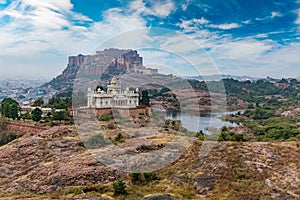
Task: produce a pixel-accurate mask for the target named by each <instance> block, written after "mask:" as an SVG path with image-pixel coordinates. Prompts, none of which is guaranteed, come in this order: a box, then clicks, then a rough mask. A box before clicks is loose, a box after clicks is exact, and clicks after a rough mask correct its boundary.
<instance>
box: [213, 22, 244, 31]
mask: <svg viewBox="0 0 300 200" xmlns="http://www.w3.org/2000/svg"><path fill="white" fill-rule="evenodd" d="M208 27H211V28H217V29H222V30H229V29H234V28H239V27H240V25H239V24H237V23H230V24H211V25H209V26H208Z"/></svg>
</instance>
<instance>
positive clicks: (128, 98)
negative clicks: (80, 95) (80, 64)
mask: <svg viewBox="0 0 300 200" xmlns="http://www.w3.org/2000/svg"><path fill="white" fill-rule="evenodd" d="M87 96H88V102H87V107H88V108H97V109H98V108H136V107H137V106H139V89H138V88H136V90H135V91H132V90H129V88H126V90H125V91H122V87H121V85H120V84H119V83H118V81H117V78H116V77H115V76H114V77H113V78H112V80H111V81H110V82H108V85H107V91H106V92H105V91H104V90H101V89H100V88H98V89H97V90H96V91H93V90H92V89H91V88H89V89H88V91H87Z"/></svg>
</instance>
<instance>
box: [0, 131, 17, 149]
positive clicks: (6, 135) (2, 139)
mask: <svg viewBox="0 0 300 200" xmlns="http://www.w3.org/2000/svg"><path fill="white" fill-rule="evenodd" d="M20 136H21V135H20V134H16V133H11V132H0V146H3V145H5V144H7V143H9V142H11V141H13V140H15V139H17V138H19V137H20Z"/></svg>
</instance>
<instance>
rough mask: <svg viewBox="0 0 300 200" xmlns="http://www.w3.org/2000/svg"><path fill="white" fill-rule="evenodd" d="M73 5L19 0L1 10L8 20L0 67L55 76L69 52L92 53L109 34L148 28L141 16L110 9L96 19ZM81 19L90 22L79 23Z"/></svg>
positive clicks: (60, 1)
mask: <svg viewBox="0 0 300 200" xmlns="http://www.w3.org/2000/svg"><path fill="white" fill-rule="evenodd" d="M72 8H73V5H72V4H71V3H70V1H69V0H44V1H36V0H19V1H14V2H12V3H11V4H10V5H9V6H8V7H6V8H4V9H3V10H1V11H0V20H1V19H2V18H3V17H4V16H5V17H9V21H8V22H7V23H6V24H3V25H2V26H1V29H0V35H1V38H0V48H1V52H0V57H1V66H0V70H1V71H6V72H7V73H6V74H7V76H10V75H17V74H18V73H20V74H21V75H24V76H26V75H27V76H34V75H35V76H40V74H41V73H38V72H40V71H44V73H43V74H44V75H47V76H48V77H53V76H55V75H57V74H59V73H60V72H61V71H62V70H63V68H64V67H65V65H66V60H67V55H74V54H76V55H77V54H78V53H84V54H86V53H93V50H94V49H95V48H96V46H97V45H99V44H101V43H102V42H104V41H105V40H107V39H108V38H110V37H113V36H116V35H118V34H121V33H124V32H126V31H132V30H137V29H142V28H144V27H146V25H145V24H146V23H145V20H144V19H143V18H142V17H140V16H138V15H137V14H134V15H129V14H126V13H122V12H120V10H118V9H111V10H107V11H106V12H104V13H103V20H102V21H100V22H93V21H92V20H91V19H89V18H88V17H86V16H84V15H82V14H80V13H75V12H73V11H72ZM78 21H79V22H83V23H79V24H84V23H85V22H89V23H90V25H89V26H83V25H79V24H78V23H77V22H78ZM139 33H140V34H142V33H141V32H139ZM143 33H144V34H146V33H145V32H143ZM136 38H137V37H136ZM127 42H129V41H127ZM133 42H137V41H131V43H133ZM127 44H128V43H127ZM12 57H14V59H11V58H12ZM28 58H31V59H28ZM47 58H49V59H47ZM34 59H37V60H38V59H41V60H42V61H41V62H38V61H36V62H35V61H33V60H34ZM58 61H59V62H61V63H60V64H58ZM30 63H32V64H30ZM37 63H39V64H37ZM40 63H44V64H40ZM8 66H11V67H8ZM15 66H19V67H21V66H23V67H25V66H26V70H25V71H22V70H17V71H15V69H16V68H17V67H15ZM9 70H11V72H9ZM2 76H3V75H2Z"/></svg>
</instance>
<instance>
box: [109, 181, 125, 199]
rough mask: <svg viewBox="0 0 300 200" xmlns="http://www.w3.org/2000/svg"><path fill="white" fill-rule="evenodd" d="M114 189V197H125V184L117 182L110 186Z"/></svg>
mask: <svg viewBox="0 0 300 200" xmlns="http://www.w3.org/2000/svg"><path fill="white" fill-rule="evenodd" d="M112 186H113V188H114V196H120V195H127V194H128V192H127V190H126V183H125V182H124V181H123V180H118V181H116V182H114V183H113V184H112Z"/></svg>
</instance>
